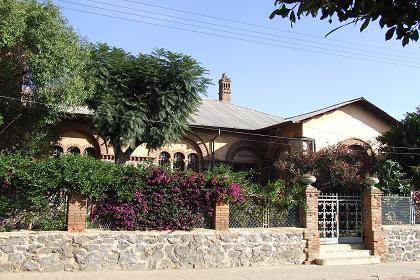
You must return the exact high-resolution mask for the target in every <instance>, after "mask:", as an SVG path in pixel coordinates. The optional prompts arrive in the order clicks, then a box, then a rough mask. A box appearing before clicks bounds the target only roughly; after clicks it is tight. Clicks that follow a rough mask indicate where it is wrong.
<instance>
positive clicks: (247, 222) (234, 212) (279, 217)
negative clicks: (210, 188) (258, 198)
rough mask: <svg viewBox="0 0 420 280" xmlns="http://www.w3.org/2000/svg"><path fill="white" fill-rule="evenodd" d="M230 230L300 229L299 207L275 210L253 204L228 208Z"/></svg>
mask: <svg viewBox="0 0 420 280" xmlns="http://www.w3.org/2000/svg"><path fill="white" fill-rule="evenodd" d="M229 208H230V209H229V227H230V228H257V227H262V228H271V227H301V225H302V223H301V215H300V211H299V207H292V208H289V209H276V208H269V207H263V206H261V205H256V204H255V203H253V202H246V203H242V204H232V205H230V206H229Z"/></svg>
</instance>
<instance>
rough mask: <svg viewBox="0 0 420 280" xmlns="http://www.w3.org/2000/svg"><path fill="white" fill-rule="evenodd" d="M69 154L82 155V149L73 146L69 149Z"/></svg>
mask: <svg viewBox="0 0 420 280" xmlns="http://www.w3.org/2000/svg"><path fill="white" fill-rule="evenodd" d="M67 153H69V154H73V155H80V149H79V148H77V147H74V146H73V147H70V148H68V149H67Z"/></svg>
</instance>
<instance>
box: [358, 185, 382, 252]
mask: <svg viewBox="0 0 420 280" xmlns="http://www.w3.org/2000/svg"><path fill="white" fill-rule="evenodd" d="M381 203H382V192H381V191H380V190H379V189H378V188H376V187H373V186H371V187H368V188H366V189H365V190H364V191H363V243H364V245H365V246H366V248H367V249H369V250H371V251H372V253H373V255H375V256H380V257H381V260H384V258H385V239H384V231H383V227H382V205H381Z"/></svg>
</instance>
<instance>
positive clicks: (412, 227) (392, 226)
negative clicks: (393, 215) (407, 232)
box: [383, 224, 420, 230]
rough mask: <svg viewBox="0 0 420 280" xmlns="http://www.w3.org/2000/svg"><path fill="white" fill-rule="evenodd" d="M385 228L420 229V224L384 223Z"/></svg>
mask: <svg viewBox="0 0 420 280" xmlns="http://www.w3.org/2000/svg"><path fill="white" fill-rule="evenodd" d="M383 227H384V230H393V229H411V230H420V224H416V225H383Z"/></svg>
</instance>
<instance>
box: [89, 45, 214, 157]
mask: <svg viewBox="0 0 420 280" xmlns="http://www.w3.org/2000/svg"><path fill="white" fill-rule="evenodd" d="M92 57H93V65H92V68H93V69H95V80H96V90H95V92H94V95H93V97H92V98H91V99H90V101H89V107H90V108H91V109H92V110H93V111H94V123H95V125H96V127H97V129H98V130H99V132H100V133H101V135H102V136H103V137H104V138H105V139H107V140H108V141H109V142H110V143H111V145H112V147H113V149H114V154H115V162H116V163H119V164H122V163H124V162H126V161H127V160H128V159H129V158H130V155H131V154H132V152H133V151H134V150H135V149H136V147H138V146H140V145H142V144H147V147H148V148H158V147H160V146H162V145H164V144H166V143H170V142H173V141H176V140H178V139H179V138H180V137H181V136H182V135H183V134H184V133H185V131H186V130H187V129H188V124H187V120H188V118H189V116H190V115H191V114H192V113H193V112H195V111H196V109H197V107H198V105H199V104H200V100H201V98H200V94H204V93H205V91H206V89H207V86H208V85H209V84H210V80H209V79H207V78H205V77H204V75H206V74H207V70H206V69H204V68H203V67H201V66H200V65H199V63H198V62H197V61H196V60H195V59H193V58H191V57H190V56H186V55H182V54H177V53H173V52H170V51H166V50H163V49H157V50H155V51H154V52H153V53H151V54H139V55H137V56H136V55H132V54H130V53H127V52H125V51H124V50H122V49H118V48H111V47H109V46H107V45H105V44H98V45H96V47H95V48H94V50H93V52H92Z"/></svg>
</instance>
